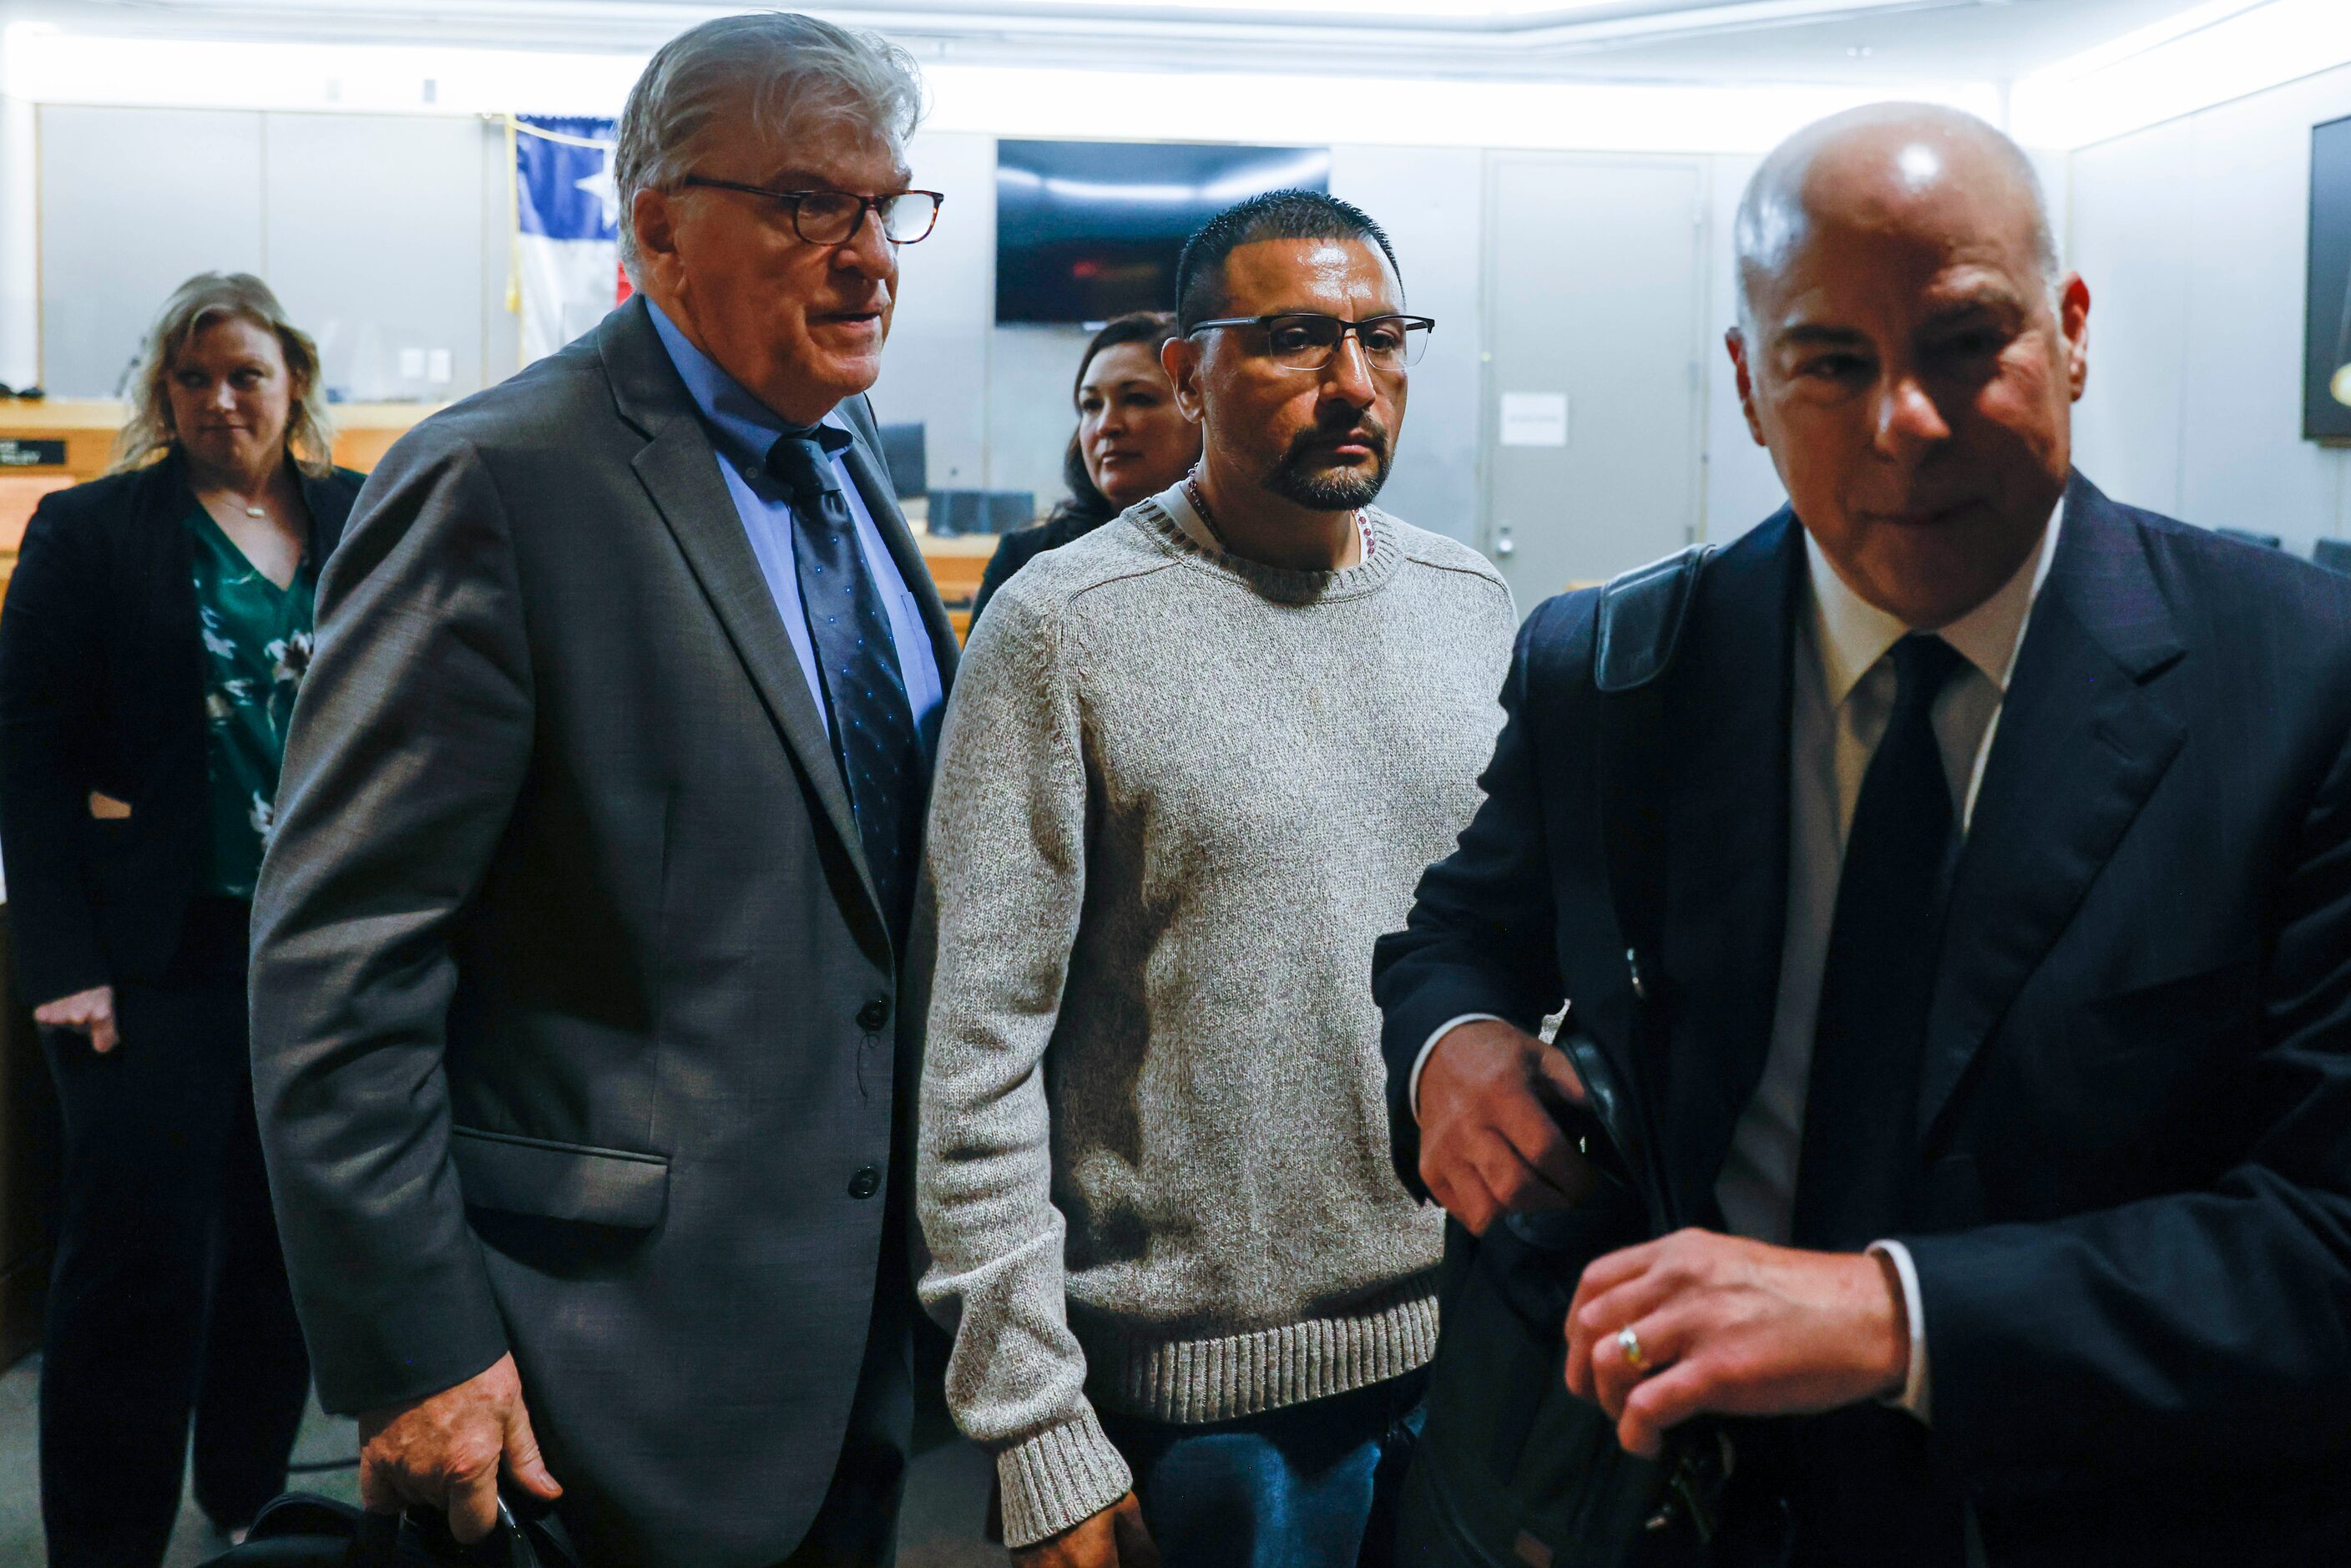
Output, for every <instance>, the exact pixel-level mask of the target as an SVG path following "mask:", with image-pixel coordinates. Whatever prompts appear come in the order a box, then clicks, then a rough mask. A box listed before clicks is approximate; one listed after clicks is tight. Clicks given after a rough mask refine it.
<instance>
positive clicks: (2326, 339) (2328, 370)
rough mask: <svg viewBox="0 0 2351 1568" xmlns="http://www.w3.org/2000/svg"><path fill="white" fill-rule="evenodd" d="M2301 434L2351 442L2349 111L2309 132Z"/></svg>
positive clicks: (2307, 437)
mask: <svg viewBox="0 0 2351 1568" xmlns="http://www.w3.org/2000/svg"><path fill="white" fill-rule="evenodd" d="M2304 323H2305V324H2304V339H2303V354H2302V434H2303V435H2304V437H2305V438H2306V439H2309V440H2312V441H2327V442H2346V443H2351V119H2345V120H2329V121H2327V122H2326V123H2325V125H2321V126H2317V127H2315V128H2314V129H2313V130H2312V131H2311V133H2310V298H2309V303H2308V305H2307V307H2306V315H2305V316H2304Z"/></svg>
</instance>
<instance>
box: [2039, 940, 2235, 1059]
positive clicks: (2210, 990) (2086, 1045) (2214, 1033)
mask: <svg viewBox="0 0 2351 1568" xmlns="http://www.w3.org/2000/svg"><path fill="white" fill-rule="evenodd" d="M2261 977H2262V970H2261V960H2260V959H2258V958H2240V959H2238V960H2236V961H2235V962H2233V963H2229V964H2222V965H2220V967H2217V968H2211V969H2201V970H2199V971H2197V972H2196V973H2195V974H2192V975H2179V976H2176V977H2173V978H2171V979H2168V980H2158V981H2157V982H2156V983H2155V984H2154V985H2151V986H2138V987H2135V988H2132V989H2130V990H2127V991H2117V992H2115V993H2112V994H2110V995H2107V996H2104V997H2100V998H2097V999H2096V1000H2095V1001H2094V1002H2092V1003H2090V1005H2089V1006H2088V1007H2086V1008H2085V1009H2083V1013H2082V1022H2081V1024H2080V1026H2079V1028H2078V1030H2077V1033H2078V1036H2079V1041H2080V1044H2079V1060H2081V1061H2085V1062H2112V1061H2116V1060H2117V1059H2120V1058H2125V1057H2134V1056H2137V1055H2139V1054H2141V1053H2142V1052H2147V1051H2164V1052H2167V1053H2172V1054H2179V1053H2182V1052H2185V1053H2186V1054H2188V1055H2189V1056H2193V1055H2197V1054H2200V1053H2201V1052H2203V1051H2208V1050H2209V1049H2210V1043H2211V1042H2212V1041H2213V1040H2215V1039H2216V1038H2225V1037H2226V1036H2228V1035H2230V1034H2232V1033H2242V1034H2243V1035H2244V1036H2245V1037H2246V1038H2247V1039H2249V1040H2250V1039H2252V1038H2253V1034H2254V1031H2255V1030H2257V1029H2258V1027H2259V1022H2260V1018H2261Z"/></svg>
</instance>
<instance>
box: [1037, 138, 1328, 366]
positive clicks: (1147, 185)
mask: <svg viewBox="0 0 2351 1568" xmlns="http://www.w3.org/2000/svg"><path fill="white" fill-rule="evenodd" d="M1330 188H1331V150H1330V149H1329V148H1328V147H1224V146H1206V145H1195V144H1192V143H1178V142H1144V141H998V143H997V144H996V319H998V321H1033V322H1064V323H1067V322H1080V323H1082V322H1088V321H1106V320H1108V319H1110V318H1112V317H1113V316H1116V315H1120V314H1122V313H1123V312H1125V311H1128V310H1169V309H1173V308H1175V298H1174V294H1175V257H1176V256H1177V254H1178V253H1180V252H1181V251H1182V250H1183V248H1184V242H1185V241H1186V239H1189V238H1190V237H1191V236H1192V233H1193V231H1194V230H1196V229H1197V228H1198V227H1199V226H1200V225H1202V224H1204V223H1206V222H1207V221H1208V219H1209V218H1211V217H1213V216H1215V215H1216V214H1218V213H1220V212H1222V211H1224V209H1225V208H1227V207H1228V206H1231V205H1232V204H1234V203H1235V202H1238V201H1239V200H1241V198H1243V197H1244V196H1253V195H1256V194H1258V193H1259V192H1262V191H1278V190H1284V189H1300V190H1309V191H1327V190H1329V189H1330Z"/></svg>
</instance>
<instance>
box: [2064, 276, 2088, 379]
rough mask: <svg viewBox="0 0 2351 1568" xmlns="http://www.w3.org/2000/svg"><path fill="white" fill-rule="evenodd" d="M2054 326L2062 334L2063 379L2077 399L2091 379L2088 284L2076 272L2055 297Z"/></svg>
mask: <svg viewBox="0 0 2351 1568" xmlns="http://www.w3.org/2000/svg"><path fill="white" fill-rule="evenodd" d="M2057 326H2058V329H2059V330H2061V331H2063V332H2064V334H2065V380H2066V382H2067V384H2068V385H2069V386H2070V387H2071V388H2072V389H2073V393H2074V402H2081V401H2082V389H2083V388H2084V387H2085V386H2087V385H2088V384H2089V381H2090V286H2089V285H2088V284H2086V283H2085V282H2083V281H2082V275H2081V274H2080V273H2078V272H2076V273H2072V274H2070V275H2068V276H2067V277H2066V279H2065V287H2064V291H2063V292H2062V293H2061V294H2059V296H2058V298H2057Z"/></svg>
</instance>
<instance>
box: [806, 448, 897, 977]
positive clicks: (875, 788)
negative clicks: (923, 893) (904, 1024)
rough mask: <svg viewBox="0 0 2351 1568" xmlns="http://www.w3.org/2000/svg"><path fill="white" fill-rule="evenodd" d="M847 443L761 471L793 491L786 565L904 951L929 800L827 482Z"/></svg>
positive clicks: (850, 531) (833, 483)
mask: <svg viewBox="0 0 2351 1568" xmlns="http://www.w3.org/2000/svg"><path fill="white" fill-rule="evenodd" d="M849 443H850V436H849V433H848V432H846V431H842V430H835V429H833V428H831V427H830V426H828V425H818V426H817V427H816V428H815V429H814V430H812V431H810V433H809V434H806V435H787V436H785V437H784V438H783V439H782V440H780V441H778V442H777V443H776V444H775V445H774V446H773V447H772V448H770V449H769V451H768V472H770V473H771V474H773V475H775V476H777V477H778V479H780V480H782V481H783V482H784V484H786V485H787V486H789V487H790V489H791V493H792V561H793V564H794V566H795V567H797V568H798V570H799V583H800V606H801V609H802V611H803V612H805V613H806V615H807V616H808V628H809V637H810V642H811V643H812V644H813V645H814V647H815V650H816V662H817V666H818V672H819V674H820V675H821V677H822V679H823V683H824V693H825V698H826V701H827V703H828V705H829V706H831V710H832V712H831V718H832V754H833V760H834V761H835V762H836V763H838V764H839V765H840V768H841V779H842V781H843V782H844V783H846V784H847V785H848V786H849V799H850V803H851V805H852V807H853V808H854V809H855V810H856V813H857V831H858V836H859V837H860V838H862V839H863V840H864V841H865V863H866V865H867V866H868V867H869V868H871V869H872V873H873V886H874V891H875V892H876V893H877V894H880V895H881V899H882V908H883V915H885V917H886V918H887V919H888V921H889V925H890V932H891V935H892V936H893V937H896V938H898V939H900V940H901V941H903V940H904V936H905V934H906V923H907V917H908V915H909V914H910V913H911V911H912V909H913V907H914V857H915V852H916V845H917V841H918V839H919V836H920V834H921V832H922V812H923V801H924V797H925V793H926V789H925V779H924V776H923V775H924V768H923V747H922V740H921V737H919V736H918V735H917V734H916V732H915V729H914V706H913V705H912V704H911V703H909V702H908V701H907V700H906V682H905V678H904V675H903V674H900V672H899V668H898V650H897V644H896V643H895V642H894V641H893V639H892V637H891V635H890V617H889V614H888V612H886V611H885V610H884V609H883V604H882V591H881V587H880V585H879V584H877V583H876V582H875V581H874V580H873V574H872V571H870V570H867V568H866V564H865V556H864V552H863V551H862V550H860V549H858V548H857V525H856V522H855V519H853V518H852V517H851V516H850V511H849V498H848V497H846V496H844V495H843V494H842V493H841V481H840V479H839V478H838V477H837V476H835V475H834V473H833V468H832V454H833V453H835V452H837V451H839V450H841V448H842V447H845V446H847V445H848V444H849Z"/></svg>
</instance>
